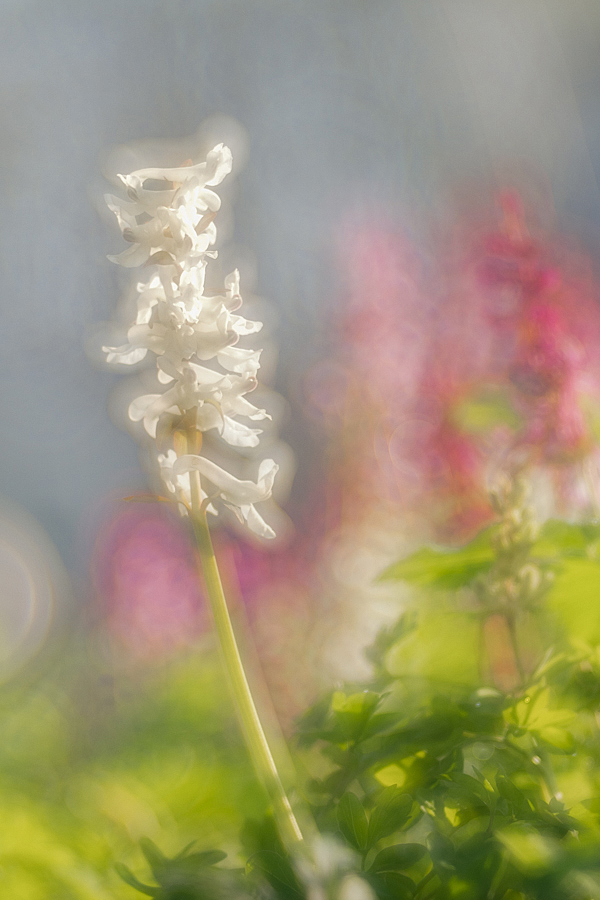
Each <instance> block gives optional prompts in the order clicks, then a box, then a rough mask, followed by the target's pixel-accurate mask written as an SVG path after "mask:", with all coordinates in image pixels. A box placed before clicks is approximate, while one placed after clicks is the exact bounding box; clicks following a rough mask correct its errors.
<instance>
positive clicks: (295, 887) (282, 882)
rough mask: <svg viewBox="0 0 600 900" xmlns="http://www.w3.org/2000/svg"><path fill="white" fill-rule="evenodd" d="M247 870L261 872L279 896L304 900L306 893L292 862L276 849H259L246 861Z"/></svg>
mask: <svg viewBox="0 0 600 900" xmlns="http://www.w3.org/2000/svg"><path fill="white" fill-rule="evenodd" d="M246 871H247V872H259V873H260V874H261V875H262V876H263V877H264V878H266V880H267V881H268V882H269V884H270V885H271V887H272V888H273V890H274V891H275V892H276V893H277V895H278V896H279V897H284V898H286V900H304V893H303V891H302V888H301V887H300V884H299V882H298V879H297V878H296V875H295V873H294V870H293V869H292V867H291V865H290V863H289V862H288V860H287V859H286V858H285V856H282V855H281V854H279V853H276V852H275V851H274V850H259V851H258V853H255V854H254V855H253V856H251V857H250V859H249V860H248V862H247V863H246Z"/></svg>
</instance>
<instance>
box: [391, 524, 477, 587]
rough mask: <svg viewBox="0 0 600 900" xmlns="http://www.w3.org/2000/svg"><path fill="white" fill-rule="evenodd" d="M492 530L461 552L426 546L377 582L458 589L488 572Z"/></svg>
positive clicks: (401, 561) (402, 561)
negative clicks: (399, 582)
mask: <svg viewBox="0 0 600 900" xmlns="http://www.w3.org/2000/svg"><path fill="white" fill-rule="evenodd" d="M490 538H491V529H489V528H487V529H485V531H482V532H481V533H480V534H478V535H477V537H476V538H475V539H474V540H473V541H471V543H470V544H467V546H466V547H463V548H462V549H460V550H443V549H439V550H437V549H433V548H431V547H424V548H423V549H422V550H418V551H417V552H416V553H413V554H412V556H408V557H407V558H406V559H403V560H400V562H397V563H394V564H393V565H391V566H389V568H387V569H385V571H384V572H382V573H381V575H380V576H379V578H378V579H377V580H378V581H406V582H408V584H413V585H415V586H417V587H436V588H439V589H443V590H457V589H458V588H460V587H464V586H465V585H467V584H469V583H470V582H471V581H472V580H473V579H474V578H475V576H477V575H480V574H481V573H483V572H486V571H487V570H488V569H489V568H490V566H491V564H492V562H493V560H494V550H493V548H492V545H491V540H490Z"/></svg>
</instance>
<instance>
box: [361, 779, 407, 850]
mask: <svg viewBox="0 0 600 900" xmlns="http://www.w3.org/2000/svg"><path fill="white" fill-rule="evenodd" d="M412 805H413V800H412V797H411V796H410V794H406V793H404V792H403V791H401V790H400V788H398V787H397V786H396V785H391V786H390V787H387V788H386V789H385V790H384V791H383V792H382V794H381V795H380V797H379V800H378V801H377V806H376V807H375V809H374V810H373V812H372V813H371V818H370V820H369V830H368V838H367V843H368V846H369V847H372V846H373V844H376V843H377V841H380V840H381V838H384V837H387V836H388V834H391V833H392V832H394V831H397V830H398V829H399V828H402V826H403V825H404V824H405V823H406V822H407V821H408V819H409V817H410V813H411V810H412Z"/></svg>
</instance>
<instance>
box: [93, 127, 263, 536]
mask: <svg viewBox="0 0 600 900" xmlns="http://www.w3.org/2000/svg"><path fill="white" fill-rule="evenodd" d="M231 165H232V157H231V151H230V150H229V149H228V148H227V147H225V146H224V145H223V144H219V145H217V146H216V147H215V148H214V149H213V150H211V151H210V153H209V154H208V156H207V158H206V161H205V162H202V163H198V164H196V165H186V166H182V167H179V168H150V169H140V170H138V171H136V172H132V173H131V174H129V175H126V176H123V175H120V176H119V178H120V179H121V181H122V182H123V184H124V186H125V188H126V191H127V197H128V199H127V200H122V199H120V198H118V197H114V196H112V195H107V197H106V201H107V204H108V206H109V208H110V209H111V210H112V212H114V214H115V215H116V217H117V221H118V223H119V226H120V228H121V233H122V235H123V238H124V239H125V240H126V241H127V242H128V243H129V244H131V246H130V247H129V248H128V249H127V250H125V251H124V252H123V253H120V254H119V255H118V256H114V257H109V259H111V260H112V261H113V262H116V263H118V264H120V265H122V266H126V267H135V266H142V265H143V266H146V267H152V268H153V274H152V275H151V277H150V279H149V280H148V281H146V282H143V283H142V282H140V283H138V284H137V316H136V320H135V323H134V324H133V325H132V326H131V327H130V328H129V331H128V333H127V343H126V344H124V345H123V346H120V347H103V350H104V351H105V352H106V354H107V360H108V362H113V363H122V364H123V363H124V364H128V365H133V364H135V363H138V362H140V361H141V360H142V359H144V358H145V357H146V355H147V353H148V351H151V352H152V353H154V354H155V356H156V364H157V375H158V383H159V384H160V385H164V390H163V391H162V393H153V394H145V395H143V396H140V397H137V398H136V399H135V400H134V401H133V402H132V403H131V404H130V406H129V417H130V419H131V420H132V421H134V422H143V425H144V428H145V430H146V432H147V433H148V434H149V435H150V436H151V437H152V438H155V439H156V441H157V444H158V447H159V449H160V450H166V453H159V455H158V463H159V466H160V471H161V476H162V479H163V481H164V484H165V486H166V487H167V489H168V491H169V492H170V494H171V495H172V496H173V497H174V499H176V500H177V502H178V503H179V506H180V509H181V510H182V511H184V512H185V511H186V510H188V511H189V510H190V509H191V506H192V499H191V485H190V472H192V471H193V472H199V473H200V478H201V501H202V503H203V504H204V505H205V507H206V508H207V509H208V510H209V511H210V512H213V513H214V512H216V511H217V510H216V508H215V506H214V503H215V502H216V501H221V502H222V503H223V504H224V505H225V506H227V507H229V508H230V509H231V510H233V512H235V513H236V515H237V516H238V518H239V519H240V520H241V521H243V522H245V523H246V524H247V526H248V527H249V528H250V530H251V531H253V532H255V533H256V534H258V535H260V536H261V537H265V538H270V537H274V532H273V531H272V529H271V528H270V527H269V526H268V525H267V524H266V522H264V521H263V519H262V518H261V516H260V515H259V513H258V512H257V511H256V509H255V508H254V504H255V503H257V502H259V501H262V500H267V499H268V498H269V497H270V496H271V490H272V487H273V480H274V477H275V474H276V472H277V468H278V467H277V465H276V463H275V462H274V461H273V460H271V459H267V460H264V461H263V462H262V463H261V465H260V469H259V473H258V481H257V482H256V483H254V482H252V481H246V480H239V479H238V478H236V477H235V476H233V475H232V474H230V473H229V472H227V471H226V470H224V469H222V468H221V467H220V466H218V465H216V463H214V462H213V461H211V460H209V459H207V458H206V457H205V456H200V455H199V450H200V447H201V444H202V434H203V433H204V432H208V431H214V432H215V433H216V434H218V435H219V436H220V437H221V438H222V439H223V440H224V441H225V442H226V443H227V444H229V445H231V446H233V447H255V446H256V445H257V444H258V435H259V434H260V433H261V432H260V429H257V428H252V427H250V426H249V425H248V424H246V423H244V422H240V421H239V420H238V417H239V416H241V417H243V418H245V419H248V420H250V421H256V420H261V419H265V418H269V416H268V414H267V413H266V411H265V410H264V409H258V408H257V407H255V406H253V405H252V404H251V403H250V402H249V401H248V400H247V399H246V394H248V393H249V392H250V391H252V390H253V389H254V388H255V387H256V386H257V379H256V373H257V370H258V368H259V358H260V350H252V349H245V348H240V347H237V346H236V344H237V343H238V341H239V339H240V337H243V336H245V335H248V334H253V333H255V332H257V331H259V330H260V329H261V328H262V323H261V322H251V321H248V320H247V319H245V318H243V316H240V315H237V314H236V311H237V310H238V309H239V307H240V306H241V304H242V298H241V296H240V285H239V273H238V271H237V270H236V271H234V272H232V273H231V274H230V275H228V276H227V277H226V278H225V282H224V289H223V292H222V293H220V294H218V295H211V294H208V293H205V274H206V266H207V263H208V261H209V260H210V259H214V258H215V257H216V255H217V254H216V251H214V250H212V249H211V247H212V246H213V245H214V243H215V240H216V228H215V224H214V218H215V216H216V214H217V212H218V210H219V207H220V204H221V201H220V198H219V196H218V195H217V194H216V193H215V192H214V191H213V190H211V188H212V187H214V186H216V185H218V184H220V183H221V181H222V180H223V179H224V178H225V176H226V175H227V174H228V173H229V172H230V171H231ZM201 363H207V365H202V364H201Z"/></svg>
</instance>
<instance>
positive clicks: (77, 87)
mask: <svg viewBox="0 0 600 900" xmlns="http://www.w3.org/2000/svg"><path fill="white" fill-rule="evenodd" d="M0 12H1V23H2V24H1V26H0V76H1V77H0V190H1V212H2V215H1V217H0V266H1V280H0V286H1V301H0V302H1V328H0V354H1V367H2V382H1V383H2V392H1V401H0V423H1V430H0V433H1V436H2V437H1V443H2V456H1V465H0V494H3V495H4V496H6V497H8V498H10V499H12V500H14V501H17V502H18V503H20V504H21V505H22V506H24V507H25V508H26V509H27V510H29V512H30V513H32V514H33V515H34V516H35V517H36V518H37V519H38V520H39V521H40V522H41V523H42V524H43V525H44V527H45V528H46V529H47V531H48V533H49V534H50V537H51V538H52V540H53V541H54V542H55V543H56V545H57V546H58V548H59V550H60V553H61V554H62V556H63V558H64V560H65V561H66V562H67V564H68V565H69V566H75V567H77V565H78V564H80V562H81V559H82V558H83V557H84V556H85V554H86V552H87V550H86V548H87V546H88V543H89V541H90V540H91V539H92V538H93V532H94V527H95V525H94V523H95V521H96V518H95V517H96V516H97V510H98V509H99V508H100V507H101V506H102V503H103V501H104V498H106V497H107V496H109V495H111V494H112V493H114V492H115V491H125V492H126V493H130V492H131V491H132V490H134V489H135V488H137V487H139V486H141V485H142V484H143V474H142V472H141V469H140V468H139V465H138V451H137V447H136V445H135V443H134V442H133V441H132V440H131V438H130V436H129V435H127V434H125V433H124V432H121V431H119V430H118V429H117V428H116V427H115V425H114V424H113V423H112V422H111V420H110V419H109V416H108V413H107V399H108V396H109V392H110V389H111V386H112V385H113V384H114V382H115V376H112V375H110V374H108V373H106V372H101V371H98V369H95V368H94V367H92V366H91V365H90V362H89V360H88V358H87V357H86V353H85V341H86V336H87V334H88V331H89V329H90V328H92V327H93V325H94V323H96V322H98V321H101V320H106V319H108V318H109V317H110V315H111V313H112V311H113V309H114V306H115V303H116V300H117V298H118V295H119V293H120V287H119V285H120V281H119V277H118V274H117V272H116V271H115V268H116V267H114V266H112V265H111V264H110V263H109V262H108V261H107V260H106V253H108V252H116V251H118V249H120V248H119V245H118V243H117V242H116V235H115V233H114V231H110V230H109V229H108V228H107V227H106V222H105V221H104V220H103V219H102V218H101V217H100V215H99V214H98V211H97V209H96V206H95V203H94V199H93V198H94V196H95V195H94V191H97V186H98V184H99V183H100V175H99V173H100V170H101V165H102V160H103V159H105V158H106V155H107V153H108V152H109V151H110V150H111V148H112V147H113V146H114V145H117V144H122V143H127V142H130V141H135V140H140V139H145V138H178V137H183V136H186V135H189V134H191V133H193V132H194V131H196V129H197V128H198V126H199V125H200V123H201V122H202V120H203V119H205V118H206V117H207V116H211V115H214V114H216V113H222V114H225V115H227V116H231V117H233V118H235V119H237V120H238V121H239V122H240V123H241V124H242V125H243V127H244V128H245V129H246V132H247V135H248V139H249V145H248V162H247V165H246V167H245V169H244V170H243V172H242V173H241V174H240V177H239V182H238V190H237V193H238V196H237V200H236V204H235V210H234V212H235V233H234V238H235V241H236V243H237V244H239V245H241V246H244V247H247V248H248V249H249V251H250V252H251V253H252V254H254V255H255V257H256V259H257V260H258V272H257V279H256V290H257V292H258V293H260V294H261V295H263V296H265V297H267V298H269V300H270V301H271V302H272V303H273V304H274V305H275V306H276V307H277V308H278V310H279V314H280V324H279V332H278V341H279V345H280V361H279V367H278V370H277V378H276V386H277V387H278V389H279V390H281V392H282V393H284V394H287V395H288V396H292V398H293V393H294V386H295V385H297V383H298V379H299V378H300V376H301V373H302V372H303V370H304V369H305V367H306V366H307V365H308V364H309V362H310V361H311V360H313V359H315V358H318V356H319V355H320V354H321V353H323V352H325V350H326V347H327V342H328V335H329V329H330V328H331V327H333V325H334V322H332V320H331V317H330V316H329V315H328V311H329V310H330V309H331V299H332V297H334V296H335V295H336V291H338V290H339V273H338V271H337V270H336V268H335V266H334V247H335V241H336V230H337V227H338V225H339V222H340V221H341V220H342V218H343V216H344V215H345V214H346V213H347V212H348V211H354V212H356V210H357V208H360V205H361V204H365V206H366V205H369V206H370V207H372V206H373V204H375V205H377V204H378V205H379V207H380V208H381V209H383V210H386V211H387V213H388V214H389V216H390V217H391V218H392V219H394V220H396V221H398V222H399V223H400V224H402V225H403V227H406V228H407V229H408V230H409V231H410V230H411V229H412V230H414V231H415V232H418V229H419V223H420V222H421V221H422V219H423V218H426V217H427V215H428V214H429V212H430V211H434V210H436V209H437V208H439V207H440V205H443V203H444V197H445V196H446V194H447V192H448V191H449V190H451V189H452V186H453V185H454V184H457V183H459V182H460V181H461V180H463V179H465V178H471V179H475V180H476V179H478V178H480V179H481V180H482V182H485V181H486V180H487V181H490V180H491V181H492V182H493V181H498V182H500V181H501V178H502V172H503V171H504V169H503V167H505V166H506V165H507V164H508V165H510V164H512V163H513V162H514V161H515V160H517V161H519V165H521V167H522V169H523V170H524V171H530V172H534V173H536V175H535V177H536V178H539V179H540V183H544V184H546V185H547V186H548V188H549V189H550V190H551V192H552V196H553V198H554V202H555V205H556V208H557V212H558V216H559V218H561V217H562V218H563V219H564V220H565V221H568V222H571V223H575V224H576V227H581V228H583V229H584V230H585V231H586V234H587V239H588V241H589V242H590V243H591V244H592V245H594V242H597V236H596V228H597V225H598V224H600V205H599V200H600V198H599V194H598V187H597V183H596V177H597V173H598V168H599V166H600V67H599V65H598V59H599V55H598V49H599V48H598V44H599V43H600V5H599V4H597V3H595V2H594V0H589V2H588V0H569V2H568V3H565V2H564V0H553V2H541V0H527V2H524V0H485V2H482V0H447V2H440V0H414V2H413V0H53V2H51V3H50V2H48V0H37V2H35V0H29V2H28V0H2V2H1V3H0ZM284 436H285V438H286V439H287V440H288V442H289V443H290V444H291V445H292V446H293V448H294V451H295V453H296V455H297V457H298V459H299V474H298V478H297V485H298V487H297V488H296V490H297V491H298V490H301V489H302V485H304V484H307V483H308V481H309V480H310V473H311V469H312V467H313V466H316V465H318V463H319V461H318V458H317V457H318V445H317V444H315V443H311V439H310V438H309V437H308V436H307V434H306V427H305V425H304V424H303V423H302V421H301V420H300V419H299V418H298V417H291V419H290V421H289V422H288V424H287V425H286V430H285V435H284Z"/></svg>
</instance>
